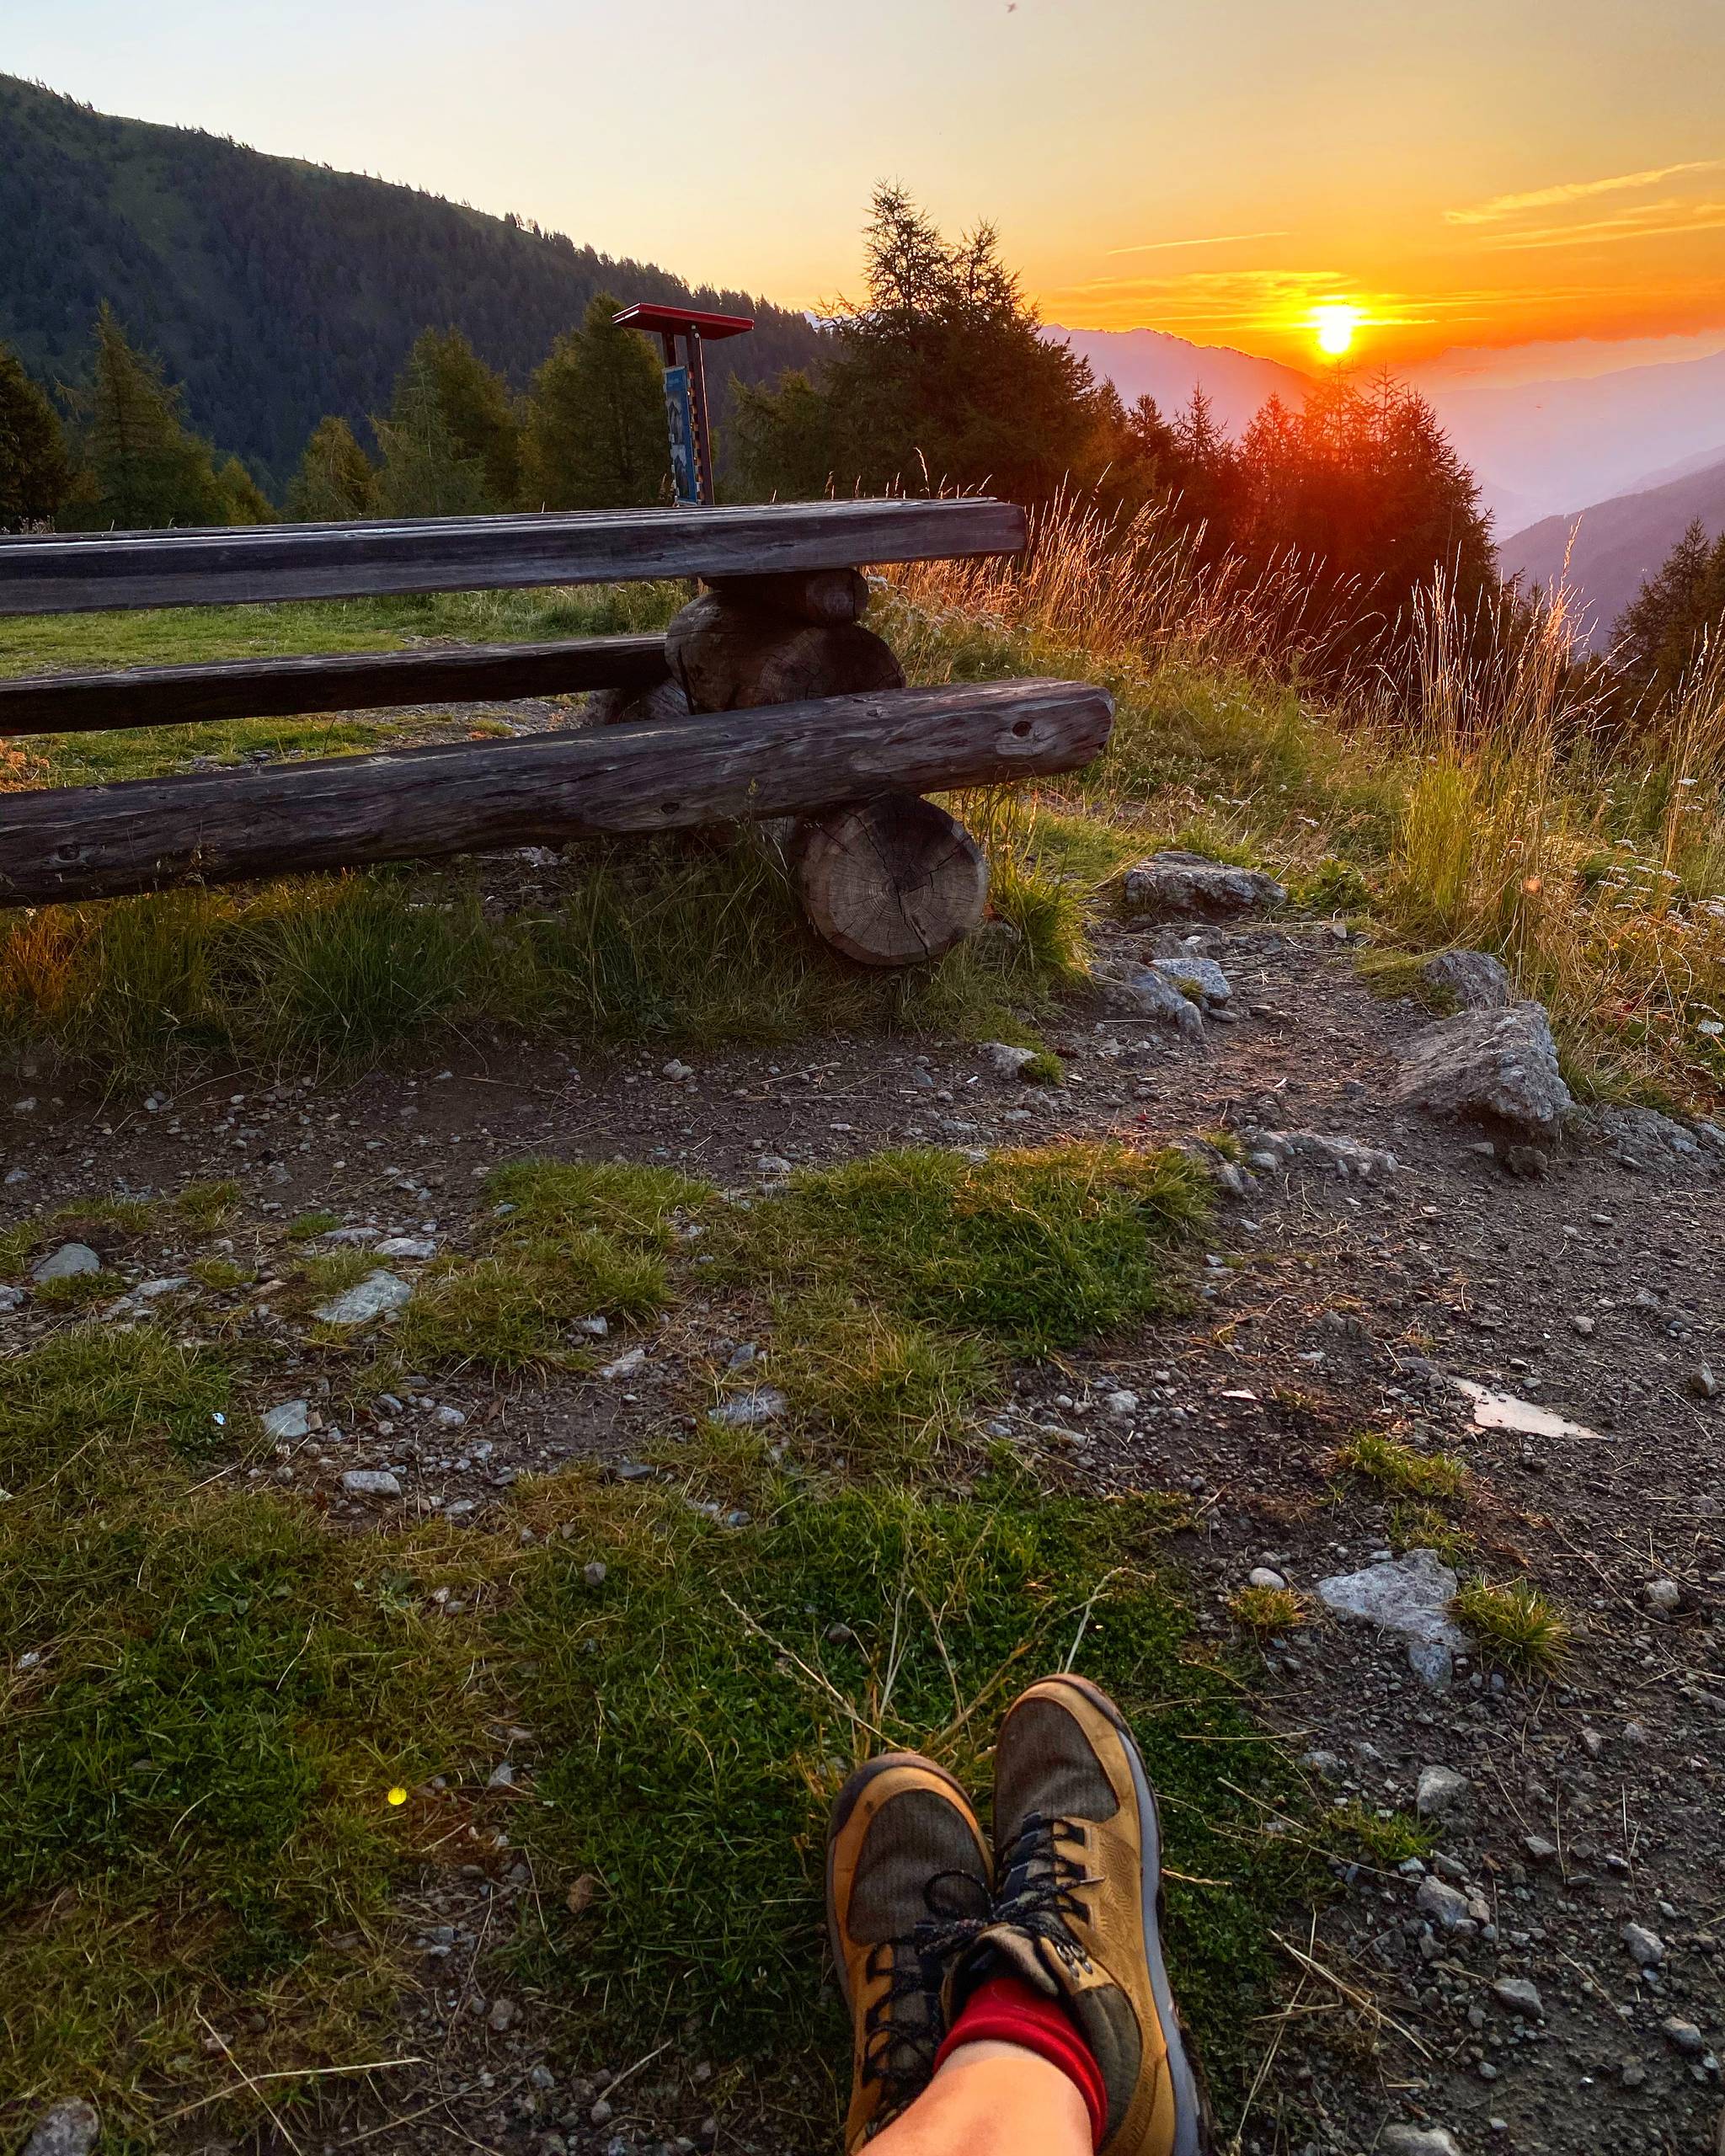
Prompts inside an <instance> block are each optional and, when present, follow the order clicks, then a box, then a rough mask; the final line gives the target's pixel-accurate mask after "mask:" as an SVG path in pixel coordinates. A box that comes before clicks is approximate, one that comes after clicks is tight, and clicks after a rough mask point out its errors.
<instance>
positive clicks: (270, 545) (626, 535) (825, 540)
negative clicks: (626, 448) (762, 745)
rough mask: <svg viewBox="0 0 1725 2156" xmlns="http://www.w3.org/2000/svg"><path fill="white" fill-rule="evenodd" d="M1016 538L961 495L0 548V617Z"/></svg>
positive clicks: (949, 546) (895, 551)
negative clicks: (931, 499) (925, 499)
mask: <svg viewBox="0 0 1725 2156" xmlns="http://www.w3.org/2000/svg"><path fill="white" fill-rule="evenodd" d="M1024 532H1025V524H1024V512H1023V510H1021V509H1018V508H1017V507H1015V506H1014V505H1013V504H1012V503H1010V502H997V501H991V500H989V499H986V498H985V497H981V496H969V497H964V498H960V499H955V500H951V501H840V502H779V503H769V504H761V505H756V506H750V507H739V508H729V507H727V508H718V509H713V508H703V509H637V510H572V511H568V512H558V513H557V514H554V515H537V516H531V515H526V516H499V517H483V516H479V517H462V518H435V517H434V518H429V519H427V520H425V523H423V524H419V523H415V522H408V523H395V524H388V523H377V524H345V525H325V526H311V525H308V526H297V525H292V524H262V525H249V526H243V527H237V528H235V529H234V530H232V531H188V532H152V533H149V534H143V535H138V534H128V535H126V536H119V535H113V536H99V537H93V538H77V539H73V538H67V537H63V536H55V537H52V538H29V539H20V540H19V541H17V542H11V543H8V544H7V545H5V546H3V547H0V615H8V614H56V613H57V614H76V613H85V612H88V611H92V610H93V609H95V608H99V607H108V606H232V605H235V604H238V603H239V602H241V601H243V600H262V601H271V600H285V599H344V598H355V597H367V596H371V595H376V594H378V593H383V592H394V591H483V590H498V589H514V588H521V589H525V588H526V587H527V586H529V585H535V584H611V583H617V582H628V581H629V580H630V579H644V578H651V577H685V576H693V577H702V578H707V579H717V578H723V577H727V576H773V575H778V574H782V573H784V572H788V571H793V570H794V571H801V570H808V569H829V568H855V567H856V565H857V563H859V562H914V561H930V560H936V559H939V558H945V557H948V556H951V557H959V556H968V555H975V554H1016V553H1022V552H1023V547H1024Z"/></svg>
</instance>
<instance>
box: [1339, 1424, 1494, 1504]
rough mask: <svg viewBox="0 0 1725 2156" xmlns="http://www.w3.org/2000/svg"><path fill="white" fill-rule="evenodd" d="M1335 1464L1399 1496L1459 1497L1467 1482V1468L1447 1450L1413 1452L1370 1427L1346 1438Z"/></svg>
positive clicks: (1394, 1439)
mask: <svg viewBox="0 0 1725 2156" xmlns="http://www.w3.org/2000/svg"><path fill="white" fill-rule="evenodd" d="M1336 1465H1338V1467H1343V1468H1346V1469H1348V1470H1349V1471H1350V1472H1351V1473H1353V1474H1355V1475H1359V1476H1364V1477H1365V1480H1366V1481H1369V1482H1375V1483H1376V1484H1377V1485H1378V1486H1379V1488H1380V1489H1383V1490H1392V1491H1394V1492H1397V1495H1398V1496H1402V1497H1422V1498H1425V1499H1428V1500H1429V1499H1433V1498H1442V1497H1462V1496H1464V1495H1465V1494H1466V1490H1467V1486H1468V1476H1467V1470H1466V1467H1465V1466H1463V1465H1462V1464H1461V1461H1460V1460H1456V1459H1455V1458H1454V1457H1453V1456H1452V1455H1451V1454H1449V1453H1446V1452H1436V1453H1425V1452H1416V1451H1415V1450H1414V1449H1413V1446H1412V1445H1405V1444H1402V1442H1401V1441H1400V1439H1399V1438H1386V1437H1383V1436H1381V1435H1380V1434H1379V1433H1377V1432H1375V1431H1371V1430H1362V1431H1361V1432H1360V1433H1359V1434H1358V1435H1357V1436H1356V1437H1352V1438H1348V1442H1347V1443H1346V1444H1344V1445H1343V1446H1342V1448H1341V1449H1340V1450H1339V1451H1338V1453H1337V1454H1336Z"/></svg>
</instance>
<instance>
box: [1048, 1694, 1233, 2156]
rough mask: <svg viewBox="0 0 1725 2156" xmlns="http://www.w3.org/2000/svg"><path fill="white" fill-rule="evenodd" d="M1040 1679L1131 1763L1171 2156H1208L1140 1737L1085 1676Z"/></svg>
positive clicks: (1205, 2118)
mask: <svg viewBox="0 0 1725 2156" xmlns="http://www.w3.org/2000/svg"><path fill="white" fill-rule="evenodd" d="M1044 1682H1047V1683H1051V1684H1070V1685H1071V1688H1072V1689H1073V1690H1074V1691H1075V1692H1080V1693H1081V1694H1083V1696H1084V1697H1085V1698H1086V1699H1087V1700H1089V1702H1090V1704H1091V1705H1092V1706H1093V1707H1095V1708H1096V1709H1097V1710H1098V1712H1100V1713H1102V1714H1103V1715H1105V1716H1107V1717H1108V1721H1110V1723H1112V1724H1113V1726H1114V1732H1115V1734H1116V1735H1117V1736H1118V1737H1119V1739H1120V1742H1121V1743H1122V1744H1123V1745H1124V1747H1125V1750H1126V1757H1127V1758H1128V1760H1129V1761H1130V1763H1131V1768H1132V1781H1133V1786H1134V1787H1135V1789H1136V1790H1137V1792H1138V1816H1139V1817H1140V1820H1141V1821H1142V1822H1143V1829H1144V1890H1143V1903H1144V1949H1145V1960H1146V1962H1147V1963H1148V1964H1149V1968H1150V1989H1151V1997H1152V1998H1153V1999H1155V2001H1156V2012H1157V2014H1158V2015H1160V2017H1161V2020H1162V2036H1163V2038H1164V2040H1165V2041H1166V2042H1167V2047H1168V2078H1169V2079H1170V2080H1171V2081H1172V2083H1173V2085H1174V2145H1173V2148H1172V2152H1171V2156H1211V2152H1212V2149H1213V2148H1214V2141H1213V2138H1212V2135H1211V2130H1210V2103H1209V2100H1208V2098H1207V2097H1206V2095H1205V2094H1204V2088H1203V2085H1202V2084H1201V2082H1200V2081H1199V2076H1198V2073H1197V2071H1196V2069H1195V2068H1194V2063H1193V2061H1192V2058H1191V2057H1190V2055H1189V2053H1188V2051H1187V2047H1186V2037H1185V2031H1183V2029H1182V2028H1181V2026H1180V2015H1179V2009H1178V2008H1177V2007H1176V2006H1175V2004H1174V1994H1173V1991H1172V1987H1171V1986H1170V1984H1169V1983H1168V1972H1167V1964H1166V1963H1165V1962H1164V1961H1163V1960H1162V1819H1161V1816H1160V1814H1159V1813H1158V1812H1157V1811H1156V1792H1155V1791H1154V1790H1152V1789H1151V1785H1150V1776H1149V1775H1148V1774H1146V1772H1145V1770H1144V1760H1143V1757H1142V1755H1141V1754H1140V1752H1139V1749H1138V1740H1137V1738H1136V1737H1134V1736H1133V1734H1132V1732H1131V1730H1130V1728H1129V1727H1128V1726H1127V1724H1126V1718H1125V1716H1124V1715H1123V1714H1122V1713H1121V1712H1120V1710H1119V1708H1118V1707H1117V1706H1116V1705H1114V1701H1113V1700H1111V1699H1110V1698H1109V1697H1108V1694H1107V1693H1106V1692H1104V1691H1103V1689H1102V1687H1101V1686H1100V1685H1099V1684H1092V1683H1091V1681H1090V1679H1089V1678H1087V1677H1078V1676H1075V1675H1074V1674H1073V1673H1071V1671H1069V1670H1063V1671H1061V1672H1060V1673H1059V1674H1058V1675H1057V1676H1055V1677H1053V1678H1047V1679H1045V1680H1044Z"/></svg>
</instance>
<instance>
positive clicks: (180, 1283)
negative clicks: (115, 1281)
mask: <svg viewBox="0 0 1725 2156" xmlns="http://www.w3.org/2000/svg"><path fill="white" fill-rule="evenodd" d="M191 1284H192V1283H191V1279H190V1275H189V1274H187V1273H179V1274H176V1275H174V1277H172V1278H168V1277H166V1276H164V1277H163V1278H162V1279H160V1280H140V1281H139V1283H138V1284H137V1285H136V1288H134V1289H131V1293H130V1294H129V1295H128V1296H127V1298H126V1299H127V1300H128V1301H129V1302H134V1303H153V1302H154V1301H155V1300H156V1299H157V1297H158V1296H159V1295H177V1294H179V1291H180V1289H182V1288H190V1285H191Z"/></svg>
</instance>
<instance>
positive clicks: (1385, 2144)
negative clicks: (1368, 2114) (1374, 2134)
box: [1378, 2121, 1461, 2156]
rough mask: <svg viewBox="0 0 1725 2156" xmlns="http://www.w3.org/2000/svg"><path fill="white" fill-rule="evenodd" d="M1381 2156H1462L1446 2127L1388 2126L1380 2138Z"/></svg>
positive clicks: (1399, 2124)
mask: <svg viewBox="0 0 1725 2156" xmlns="http://www.w3.org/2000/svg"><path fill="white" fill-rule="evenodd" d="M1378 2151H1379V2156H1461V2149H1460V2148H1458V2147H1457V2146H1456V2142H1455V2135H1454V2134H1453V2133H1451V2132H1450V2129H1449V2128H1448V2127H1445V2126H1404V2125H1402V2123H1400V2121H1397V2123H1396V2124H1395V2125H1393V2126H1386V2127H1385V2128H1384V2130H1383V2132H1382V2133H1381V2135H1380V2136H1379V2137H1378Z"/></svg>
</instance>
